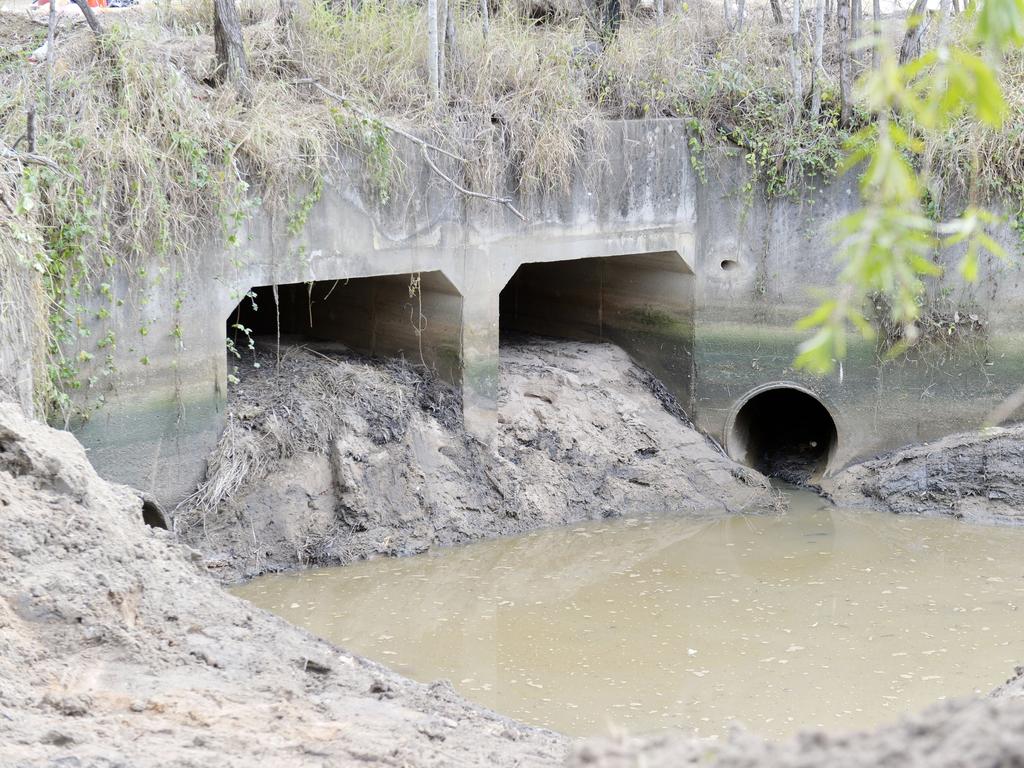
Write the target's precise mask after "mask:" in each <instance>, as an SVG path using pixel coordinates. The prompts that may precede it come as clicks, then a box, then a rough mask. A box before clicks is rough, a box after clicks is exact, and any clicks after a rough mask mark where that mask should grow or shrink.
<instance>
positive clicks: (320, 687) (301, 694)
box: [0, 404, 565, 768]
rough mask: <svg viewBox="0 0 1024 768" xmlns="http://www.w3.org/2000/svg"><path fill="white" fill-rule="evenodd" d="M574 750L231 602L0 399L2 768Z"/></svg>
mask: <svg viewBox="0 0 1024 768" xmlns="http://www.w3.org/2000/svg"><path fill="white" fill-rule="evenodd" d="M564 754H565V742H564V740H563V739H562V737H559V736H556V735H554V734H551V733H548V732H545V731H540V730H536V729H529V728H526V727H523V726H517V725H515V724H513V723H511V722H509V721H507V720H505V719H503V718H499V717H497V716H495V715H491V714H489V713H487V712H484V711H482V710H480V709H478V708H476V707H473V706H471V705H469V704H468V703H466V702H465V701H463V700H462V699H460V698H459V697H457V696H456V695H455V694H454V693H452V691H451V689H450V688H449V687H448V686H447V685H445V684H435V685H434V686H432V687H428V686H423V685H419V684H416V683H413V682H411V681H408V680H405V679H403V678H400V677H398V676H397V675H395V674H393V673H392V672H390V671H388V670H386V669H383V668H381V667H379V666H377V665H375V664H373V663H370V662H367V661H364V660H362V659H359V658H357V657H354V656H351V655H349V654H347V653H344V652H342V651H339V650H337V649H335V648H333V647H331V646H329V645H327V644H325V643H323V642H320V641H317V640H315V639H313V638H312V637H311V636H309V635H307V634H306V633H304V632H302V631H301V630H298V629H296V628H294V627H292V626H290V625H287V624H285V623H284V622H282V621H280V620H278V619H275V618H274V617H271V616H270V615H269V614H265V613H263V612H261V611H259V610H256V609H254V608H252V607H251V606H249V605H248V604H246V603H244V602H243V601H241V600H238V599H236V598H233V597H231V596H230V595H228V594H226V593H225V592H224V591H222V589H221V588H220V587H219V586H218V585H217V584H215V583H214V581H213V580H212V579H210V577H209V576H207V575H206V574H204V573H201V572H199V571H198V570H197V568H196V566H195V565H194V564H193V563H192V562H190V552H189V551H188V550H187V549H186V548H184V547H182V546H181V545H179V544H176V543H174V542H173V541H172V539H171V538H170V536H169V535H168V534H167V533H166V532H164V531H158V530H155V529H150V528H148V527H146V526H144V525H143V523H142V517H141V501H140V499H139V497H138V496H137V495H135V493H134V492H132V491H131V490H129V489H127V488H124V487H120V486H112V485H110V484H108V483H106V482H104V481H103V480H101V479H100V478H99V477H97V475H96V474H95V472H94V471H93V469H92V467H91V466H90V465H89V463H88V462H87V461H86V458H85V455H84V452H83V450H82V448H81V446H80V445H79V444H78V443H77V441H75V439H74V438H73V437H72V436H71V435H69V434H67V433H62V432H56V431H54V430H51V429H49V428H47V427H43V426H40V425H37V424H34V423H31V422H28V421H26V420H25V419H24V418H23V417H22V416H21V415H20V413H19V412H18V410H17V409H16V408H15V407H14V406H13V405H10V404H0V766H4V768H16V767H21V766H26V767H27V766H33V767H34V766H68V767H70V766H74V767H76V768H93V767H95V768H100V767H101V766H102V767H104V768H112V766H131V767H132V768H144V767H146V766H161V767H163V766H247V767H248V766H254V765H262V766H289V767H291V766H342V765H355V764H358V765H369V766H374V765H387V766H392V765H393V766H462V765H465V766H470V765H472V766H493V765H517V764H519V765H523V766H528V765H537V766H541V765H554V764H558V763H560V762H561V761H562V759H563V758H564Z"/></svg>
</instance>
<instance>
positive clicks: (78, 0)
mask: <svg viewBox="0 0 1024 768" xmlns="http://www.w3.org/2000/svg"><path fill="white" fill-rule="evenodd" d="M72 2H74V4H75V5H77V6H78V7H79V9H80V10H81V11H82V15H83V16H85V23H86V24H88V25H89V29H91V30H92V31H93V32H95V33H96V34H97V35H102V34H103V25H101V24H100V20H99V19H97V18H96V14H95V13H94V12H93V10H92V8H90V7H89V3H88V2H86V0H72Z"/></svg>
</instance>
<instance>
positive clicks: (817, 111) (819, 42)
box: [811, 0, 878, 121]
mask: <svg viewBox="0 0 1024 768" xmlns="http://www.w3.org/2000/svg"><path fill="white" fill-rule="evenodd" d="M875 2H876V3H877V2H878V0H875ZM824 48H825V0H817V2H816V3H815V4H814V63H813V68H812V69H811V120H814V121H817V120H818V118H819V117H820V116H821V76H822V70H821V58H822V54H823V53H824Z"/></svg>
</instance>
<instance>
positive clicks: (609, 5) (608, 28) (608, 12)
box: [602, 0, 728, 39]
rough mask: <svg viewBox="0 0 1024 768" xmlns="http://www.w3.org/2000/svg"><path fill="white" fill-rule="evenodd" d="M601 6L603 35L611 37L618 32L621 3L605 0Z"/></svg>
mask: <svg viewBox="0 0 1024 768" xmlns="http://www.w3.org/2000/svg"><path fill="white" fill-rule="evenodd" d="M727 1H728V0H727ZM602 7H603V9H604V18H603V19H602V23H603V24H604V31H605V37H606V38H607V39H611V38H613V37H615V35H616V34H618V31H619V24H621V23H622V3H621V2H620V0H605V2H604V3H603V4H602Z"/></svg>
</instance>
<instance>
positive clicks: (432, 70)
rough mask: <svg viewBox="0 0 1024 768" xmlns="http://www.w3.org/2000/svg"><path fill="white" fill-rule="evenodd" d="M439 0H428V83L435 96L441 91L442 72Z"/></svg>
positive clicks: (431, 93) (432, 94)
mask: <svg viewBox="0 0 1024 768" xmlns="http://www.w3.org/2000/svg"><path fill="white" fill-rule="evenodd" d="M437 42H438V41H437V0H427V83H428V85H429V86H430V95H431V96H433V97H434V98H437V96H438V95H439V94H440V92H441V73H440V72H439V71H438V68H437V63H438V61H439V51H438V44H437Z"/></svg>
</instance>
